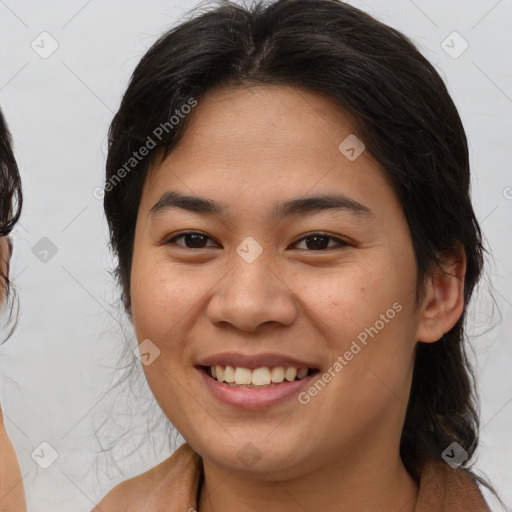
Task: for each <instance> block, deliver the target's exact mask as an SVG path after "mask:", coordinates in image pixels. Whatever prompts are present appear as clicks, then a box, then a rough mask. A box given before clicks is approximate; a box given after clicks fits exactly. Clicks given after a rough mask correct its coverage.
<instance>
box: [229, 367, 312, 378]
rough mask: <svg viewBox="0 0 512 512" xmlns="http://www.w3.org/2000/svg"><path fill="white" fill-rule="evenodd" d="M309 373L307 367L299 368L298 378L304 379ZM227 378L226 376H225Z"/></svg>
mask: <svg viewBox="0 0 512 512" xmlns="http://www.w3.org/2000/svg"><path fill="white" fill-rule="evenodd" d="M307 374H308V369H307V368H301V369H300V370H297V378H299V379H303V378H304V377H305V376H306V375H307ZM224 378H226V376H224Z"/></svg>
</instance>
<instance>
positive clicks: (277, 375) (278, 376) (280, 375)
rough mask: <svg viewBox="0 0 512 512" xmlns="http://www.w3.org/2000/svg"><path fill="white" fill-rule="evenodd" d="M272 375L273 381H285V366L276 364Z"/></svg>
mask: <svg viewBox="0 0 512 512" xmlns="http://www.w3.org/2000/svg"><path fill="white" fill-rule="evenodd" d="M270 375H271V378H272V382H283V380H284V368H283V367H282V366H276V367H275V368H272V373H271V374H270Z"/></svg>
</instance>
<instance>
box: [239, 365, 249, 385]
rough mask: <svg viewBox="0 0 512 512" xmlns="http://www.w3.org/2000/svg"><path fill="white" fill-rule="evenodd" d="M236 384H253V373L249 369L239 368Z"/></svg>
mask: <svg viewBox="0 0 512 512" xmlns="http://www.w3.org/2000/svg"><path fill="white" fill-rule="evenodd" d="M235 383H236V384H252V372H251V370H249V369H248V368H237V369H236V370H235Z"/></svg>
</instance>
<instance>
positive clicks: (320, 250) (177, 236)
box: [164, 231, 349, 252]
mask: <svg viewBox="0 0 512 512" xmlns="http://www.w3.org/2000/svg"><path fill="white" fill-rule="evenodd" d="M187 235H200V236H202V237H204V238H207V239H209V240H213V239H212V238H210V237H209V236H207V235H205V234H203V233H200V232H198V231H188V232H186V233H180V234H179V235H176V236H174V237H173V238H170V239H169V240H167V241H166V242H164V245H172V244H175V245H178V246H180V247H182V248H183V249H188V250H190V251H199V250H201V249H206V248H207V247H200V248H195V249H194V248H190V247H185V246H183V245H180V244H176V243H175V241H176V240H179V239H180V238H183V237H185V236H187ZM317 236H320V237H323V238H328V239H329V240H334V241H335V242H337V243H338V246H339V247H344V246H348V245H349V244H348V243H347V242H345V241H344V240H341V239H340V238H336V237H334V236H331V235H328V234H327V233H321V232H317V233H311V234H309V235H307V236H305V237H302V238H301V239H300V240H298V241H297V242H295V243H294V244H292V245H295V244H298V243H299V242H302V241H304V240H307V239H311V238H314V237H317ZM332 249H333V247H327V248H325V249H317V250H308V249H302V250H306V251H307V252H325V251H329V250H332ZM334 249H336V248H334Z"/></svg>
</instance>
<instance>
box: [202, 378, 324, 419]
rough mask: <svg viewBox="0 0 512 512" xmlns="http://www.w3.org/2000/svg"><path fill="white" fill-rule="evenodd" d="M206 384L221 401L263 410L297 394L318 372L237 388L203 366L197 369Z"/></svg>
mask: <svg viewBox="0 0 512 512" xmlns="http://www.w3.org/2000/svg"><path fill="white" fill-rule="evenodd" d="M197 370H198V372H199V373H200V374H201V377H202V378H203V380H204V382H205V384H206V386H207V387H208V389H209V390H210V391H211V392H212V394H213V395H214V396H215V397H216V398H218V399H219V400H220V401H221V402H224V403H226V404H228V405H231V406H233V407H238V408H239V409H250V410H253V411H254V410H261V409H266V408H267V407H270V406H272V405H276V404H279V403H282V402H284V401H286V400H288V399H290V398H291V397H293V396H295V395H297V394H298V393H299V392H300V390H301V389H302V388H303V387H306V386H307V385H309V383H310V381H311V379H312V378H313V377H315V375H316V372H315V373H313V374H311V375H308V376H307V377H304V378H303V379H301V380H294V381H291V382H281V383H279V384H277V385H276V386H272V387H269V388H261V389H257V388H236V387H233V386H229V385H228V384H224V383H222V382H219V381H218V380H215V379H214V378H212V377H210V376H209V375H208V374H207V373H206V371H205V370H203V369H202V368H198V369H197Z"/></svg>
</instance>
